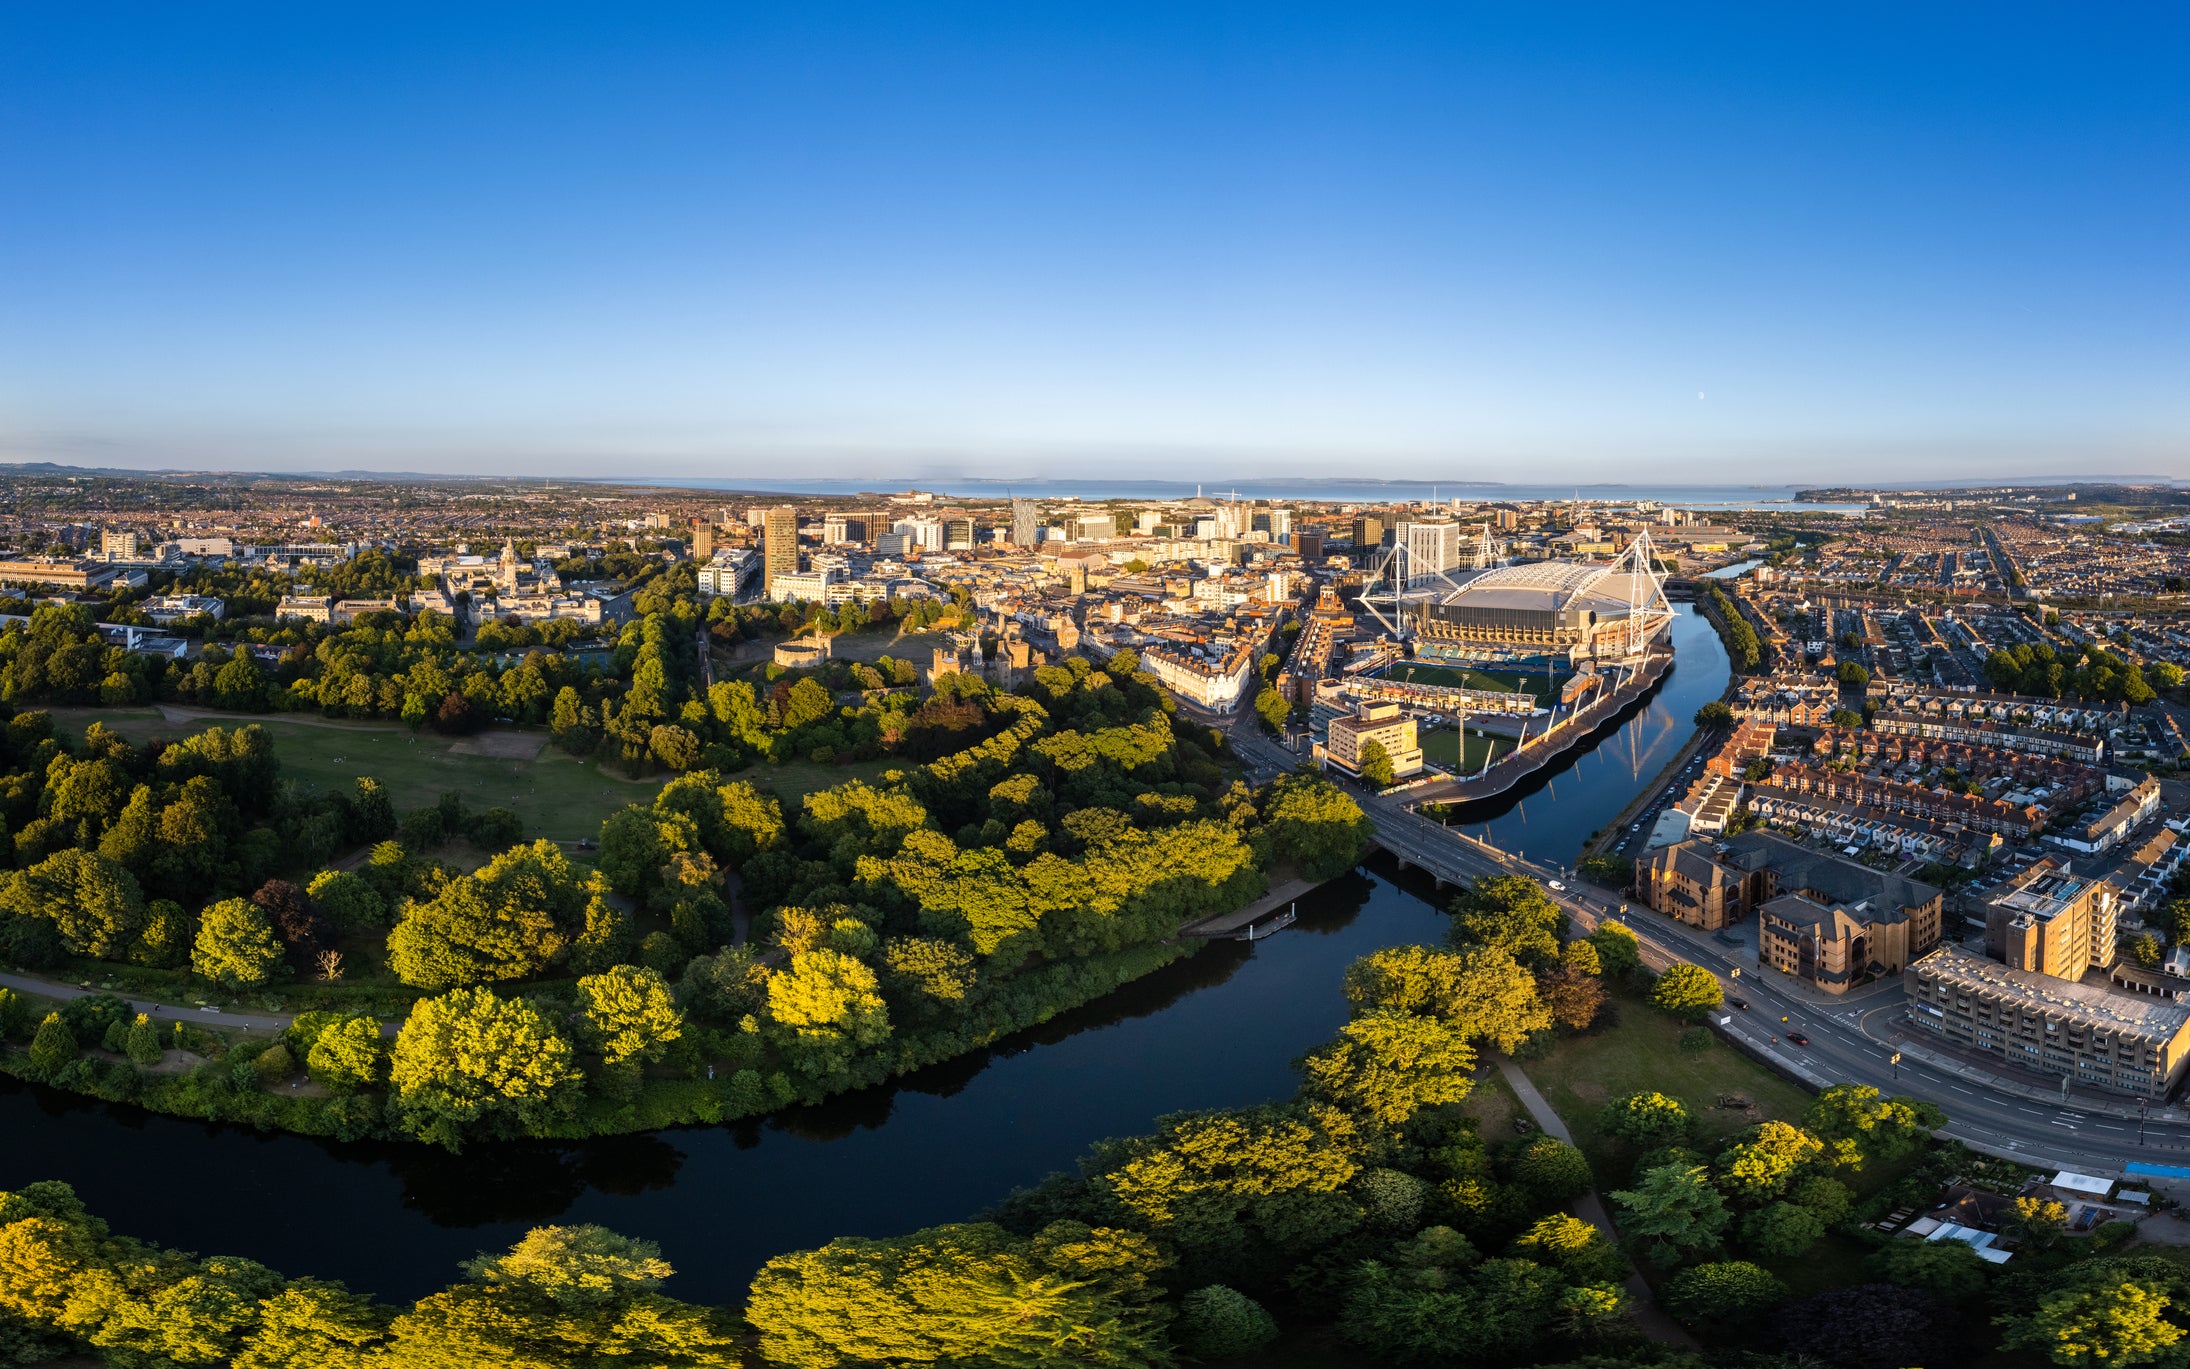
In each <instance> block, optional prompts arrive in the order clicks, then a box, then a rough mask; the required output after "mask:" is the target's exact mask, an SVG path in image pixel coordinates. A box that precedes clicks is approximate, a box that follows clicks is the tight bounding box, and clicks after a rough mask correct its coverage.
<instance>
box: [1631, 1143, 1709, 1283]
mask: <svg viewBox="0 0 2190 1369" xmlns="http://www.w3.org/2000/svg"><path fill="white" fill-rule="evenodd" d="M1611 1196H1612V1201H1613V1202H1614V1204H1616V1205H1617V1206H1618V1207H1619V1208H1620V1210H1621V1211H1622V1212H1623V1213H1624V1214H1625V1215H1624V1216H1623V1218H1622V1219H1621V1226H1622V1227H1623V1228H1624V1229H1625V1230H1626V1231H1627V1232H1628V1234H1630V1235H1632V1236H1635V1237H1637V1238H1639V1239H1641V1240H1643V1241H1645V1242H1647V1243H1648V1246H1647V1253H1649V1254H1650V1256H1651V1258H1652V1260H1653V1261H1656V1262H1659V1263H1666V1264H1670V1263H1672V1262H1673V1259H1675V1258H1677V1257H1678V1256H1679V1255H1680V1254H1681V1253H1682V1252H1686V1251H1694V1250H1709V1249H1711V1248H1712V1247H1714V1246H1716V1245H1717V1244H1718V1243H1719V1238H1720V1236H1721V1235H1722V1234H1723V1233H1724V1232H1725V1230H1726V1226H1727V1223H1729V1222H1731V1221H1732V1220H1733V1215H1734V1214H1733V1213H1731V1212H1729V1211H1728V1210H1727V1207H1726V1200H1725V1199H1724V1198H1722V1197H1720V1196H1719V1191H1718V1190H1717V1189H1715V1188H1713V1187H1712V1186H1711V1175H1710V1172H1709V1171H1708V1170H1706V1169H1704V1168H1703V1167H1702V1166H1701V1165H1661V1166H1660V1167H1658V1168H1656V1169H1653V1170H1649V1171H1647V1172H1645V1173H1644V1174H1643V1176H1642V1178H1641V1179H1640V1180H1639V1181H1638V1182H1637V1183H1636V1185H1635V1187H1633V1188H1632V1189H1622V1190H1619V1191H1617V1192H1615V1193H1613V1194H1612V1195H1611Z"/></svg>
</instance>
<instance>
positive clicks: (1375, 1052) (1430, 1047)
mask: <svg viewBox="0 0 2190 1369" xmlns="http://www.w3.org/2000/svg"><path fill="white" fill-rule="evenodd" d="M1300 1068H1301V1073H1302V1074H1303V1075H1305V1076H1306V1078H1307V1081H1308V1086H1309V1087H1310V1088H1311V1089H1313V1090H1315V1091H1316V1092H1317V1093H1319V1094H1321V1095H1322V1096H1323V1097H1325V1098H1328V1099H1330V1100H1331V1101H1332V1102H1334V1103H1336V1104H1338V1105H1339V1106H1340V1107H1344V1108H1349V1109H1352V1110H1353V1111H1355V1112H1358V1113H1361V1114H1362V1115H1364V1116H1366V1117H1368V1118H1370V1119H1371V1120H1373V1121H1375V1122H1377V1123H1380V1124H1382V1125H1384V1126H1388V1127H1389V1126H1397V1125H1399V1124H1400V1123H1402V1122H1404V1121H1406V1120H1407V1119H1408V1118H1409V1117H1412V1116H1413V1115H1414V1114H1415V1112H1416V1111H1417V1110H1419V1109H1421V1108H1426V1107H1439V1106H1442V1105H1444V1104H1446V1103H1457V1102H1459V1101H1461V1100H1462V1099H1464V1098H1466V1097H1467V1096H1468V1091H1469V1090H1470V1089H1471V1088H1472V1087H1473V1080H1472V1078H1471V1076H1472V1074H1473V1072H1474V1069H1475V1052H1474V1051H1473V1050H1471V1049H1469V1047H1468V1043H1467V1039H1466V1038H1465V1037H1464V1036H1462V1035H1461V1033H1460V1031H1459V1029H1457V1028H1456V1027H1454V1026H1453V1025H1452V1024H1451V1023H1448V1022H1445V1021H1443V1020H1441V1019H1439V1018H1435V1017H1429V1016H1424V1015H1422V1014H1420V1013H1410V1012H1401V1011H1398V1010H1396V1009H1391V1008H1380V1009H1375V1010H1373V1011H1370V1012H1367V1013H1364V1014H1362V1015H1361V1016H1359V1017H1356V1018H1355V1019H1353V1020H1352V1021H1351V1022H1348V1023H1347V1024H1346V1025H1345V1026H1343V1027H1341V1028H1339V1033H1338V1039H1337V1040H1336V1041H1333V1042H1332V1043H1331V1044H1330V1045H1328V1046H1325V1047H1323V1048H1322V1049H1321V1050H1317V1051H1314V1052H1311V1053H1310V1054H1309V1055H1307V1056H1306V1057H1305V1058H1304V1059H1302V1060H1301V1062H1300Z"/></svg>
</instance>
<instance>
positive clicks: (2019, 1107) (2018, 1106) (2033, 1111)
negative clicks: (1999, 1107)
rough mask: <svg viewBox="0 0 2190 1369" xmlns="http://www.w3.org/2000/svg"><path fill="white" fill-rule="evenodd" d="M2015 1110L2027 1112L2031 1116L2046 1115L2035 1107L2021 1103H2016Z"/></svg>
mask: <svg viewBox="0 0 2190 1369" xmlns="http://www.w3.org/2000/svg"><path fill="white" fill-rule="evenodd" d="M2015 1110H2016V1111H2017V1112H2027V1113H2029V1114H2030V1115H2031V1116H2033V1117H2043V1116H2045V1115H2046V1114H2045V1113H2043V1112H2041V1111H2039V1110H2038V1109H2037V1108H2026V1107H2024V1106H2023V1105H2022V1104H2021V1103H2017V1104H2016V1105H2015Z"/></svg>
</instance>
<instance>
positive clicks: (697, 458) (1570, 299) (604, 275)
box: [0, 6, 2190, 489]
mask: <svg viewBox="0 0 2190 1369" xmlns="http://www.w3.org/2000/svg"><path fill="white" fill-rule="evenodd" d="M372 16H373V17H372V18H371V20H369V21H368V20H366V19H365V18H364V17H363V12H355V13H349V14H345V13H343V12H341V11H336V10H315V11H312V12H310V13H304V12H292V11H285V10H280V9H276V8H271V7H263V8H262V7H252V6H230V7H223V8H217V9H212V10H202V9H201V10H192V11H188V12H182V11H169V10H163V9H160V8H157V7H146V8H142V9H128V10H122V9H109V8H96V9H69V10H56V11H36V12H34V11H30V10H19V11H14V12H11V13H10V14H8V15H7V16H5V17H0V34H5V35H6V41H5V42H0V87H4V88H5V89H6V91H7V92H8V93H7V95H6V96H5V97H4V98H5V101H6V105H5V108H6V109H7V111H8V118H7V120H6V124H7V126H8V128H9V130H10V132H9V133H8V134H6V135H4V136H0V177H4V182H0V183H4V184H6V185H7V186H8V187H9V189H8V192H7V193H8V194H9V195H10V197H11V199H13V200H14V201H15V202H16V203H18V204H19V205H21V206H26V207H28V208H29V210H30V212H27V213H16V214H11V215H8V216H4V218H0V259H4V260H6V261H8V262H9V263H10V264H11V269H10V270H9V271H8V272H7V273H6V277H5V282H4V283H0V460H6V461H13V462H32V461H52V462H57V463H61V464H66V465H77V466H94V467H115V468H124V469H147V468H151V469H187V470H208V469H213V470H278V471H294V472H325V471H339V470H350V469H355V470H377V471H390V472H402V471H415V472H425V473H433V474H478V475H516V474H522V475H552V476H558V477H583V476H596V477H597V476H603V475H607V476H612V477H615V478H623V479H647V480H661V481H664V482H674V481H678V480H689V479H698V478H712V479H719V480H750V487H751V488H755V489H765V488H777V487H783V486H781V485H778V486H771V485H770V484H769V483H768V478H769V477H774V478H776V479H777V480H779V481H780V480H782V479H783V477H782V475H781V472H782V471H783V470H785V469H786V468H787V467H789V468H793V469H796V470H797V471H798V472H799V473H800V478H802V479H807V480H830V481H836V480H844V481H871V482H875V483H878V484H884V485H902V484H906V483H918V482H920V481H923V480H928V481H939V480H952V479H960V480H1005V481H1008V480H1037V479H1045V478H1048V479H1056V478H1085V477H1087V476H1089V475H1090V474H1093V473H1100V474H1101V475H1102V476H1104V477H1105V478H1114V479H1119V480H1140V479H1151V478H1164V479H1172V480H1178V479H1188V478H1194V479H1205V480H1207V481H1208V482H1211V483H1212V484H1214V483H1216V482H1220V481H1225V480H1233V479H1237V480H1242V481H1245V480H1248V479H1254V478H1263V479H1279V478H1304V477H1314V476H1322V475H1329V474H1331V473H1332V472H1334V471H1336V472H1340V473H1342V474H1343V475H1345V476H1348V477H1354V476H1373V477H1378V478H1409V479H1422V480H1433V479H1440V478H1442V479H1448V480H1452V481H1455V482H1457V481H1462V480H1479V481H1504V482H1508V483H1531V482H1544V483H1560V482H1572V483H1580V484H1590V483H1597V482H1604V481H1626V482H1629V483H1637V482H1648V483H1659V484H1714V483H1727V482H1734V481H1762V482H1764V483H1773V484H1780V483H1801V484H1820V483H1881V482H1887V481H1892V482H1895V483H1912V482H1914V483H1949V482H1967V481H1970V480H1984V479H2009V478H2015V479H2024V480H2030V479H2038V478H2046V477H2053V478H2066V477H2068V476H2070V475H2072V474H2073V473H2075V472H2078V471H2107V472H2111V473H2116V474H2120V475H2123V476H2132V477H2134V476H2147V477H2166V476H2171V475H2175V474H2178V473H2182V472H2184V471H2186V470H2190V462H2186V461H2185V460H2184V451H2185V446H2184V443H2185V438H2186V437H2190V400H2186V399H2185V398H2184V395H2185V391H2184V388H2183V386H2182V385H2181V383H2180V378H2181V376H2182V375H2183V373H2184V370H2185V363H2190V338H2186V337H2185V335H2184V331H2183V329H2182V328H2181V325H2180V322H2179V320H2180V319H2181V318H2182V317H2183V316H2184V309H2183V306H2184V305H2185V304H2190V273H2186V272H2185V270H2184V255H2183V252H2182V250H2181V245H2180V244H2181V242H2182V240H2183V238H2182V232H2181V230H2182V227H2183V223H2184V218H2185V215H2184V212H2183V211H2184V209H2185V207H2186V206H2185V192H2184V190H2183V189H2182V187H2181V182H2180V177H2179V176H2178V175H2175V174H2174V163H2175V158H2174V149H2175V147H2176V146H2177V145H2178V144H2179V135H2180V133H2181V131H2182V129H2183V128H2184V127H2185V124H2186V122H2190V117H2186V116H2190V92H2186V91H2185V90H2184V89H2183V88H2182V86H2181V84H2180V83H2179V82H2176V81H2172V80H2171V79H2169V73H2170V71H2171V69H2172V68H2173V66H2174V65H2175V64H2176V62H2177V61H2178V60H2179V56H2180V54H2181V53H2182V51H2183V48H2184V39H2185V36H2186V34H2190V28H2186V26H2185V25H2184V23H2183V21H2182V20H2181V19H2180V17H2179V16H2177V15H2173V14H2170V13H2167V12H2164V11H2160V10H2157V9H2125V10H2115V11H2109V12H2107V13H2105V14H2102V15H2095V16H2094V15H2076V16H2073V17H2071V16H2066V15H2062V14H2060V13H2058V12H2051V11H2047V10H2044V9H2041V8H2038V7H2013V8H2000V7H1988V8H1987V9H1985V10H1983V11H1977V10H1974V9H1973V10H1966V11H1951V10H1948V11H1927V12H1925V13H1922V14H1916V15H1910V14H1906V13H1899V12H1893V11H1887V10H1884V9H1882V8H1874V9H1861V8H1859V9H1851V10H1843V11H1836V12H1834V13H1833V14H1831V15H1790V14H1771V13H1761V12H1750V11H1745V10H1739V9H1733V8H1725V9H1719V8H1710V7H1691V8H1687V9H1684V10H1681V11H1678V12H1675V13H1673V14H1670V15H1664V14H1654V15H1652V16H1649V17H1648V18H1644V17H1641V16H1636V15H1632V14H1627V13H1623V12H1621V11H1618V10H1615V9H1609V8H1608V9H1601V10H1592V11H1588V12H1586V13H1584V12H1576V11H1571V10H1569V11H1562V12H1560V13H1559V14H1557V15H1552V14H1549V13H1537V14H1526V13H1499V12H1492V11H1483V10H1445V9H1436V10H1431V9H1422V10H1411V9H1410V10H1394V11H1386V12H1381V13H1378V14H1373V15H1370V14H1361V13H1356V12H1349V11H1345V10H1341V9H1336V8H1322V9H1318V8H1312V7H1306V8H1299V9H1289V10H1285V11H1282V12H1269V11H1264V10H1256V11H1254V12H1253V13H1252V14H1251V15H1250V14H1248V13H1247V12H1244V11H1239V12H1234V11H1228V10H1221V9H1210V8H1199V9H1184V10H1173V9H1164V10H1149V11H1132V10H1124V11H1110V10H1102V11H1097V10H1093V9H1089V8H1069V7H1046V8H1044V9H1043V10H1042V11H1040V12H1039V13H1032V12H1023V11H1019V10H1015V9H1010V8H1004V7H969V8H965V9H958V10H953V11H951V12H950V14H948V15H937V14H935V13H934V12H932V11H917V12H916V11H912V10H909V9H891V8H874V9H869V10H863V11H860V12H859V13H858V14H856V15H854V14H849V13H846V14H838V15H834V16H831V15H823V14H817V13H812V12H796V13H794V12H790V11H784V12H777V13H773V14H771V13H768V12H764V11H757V10H745V11H737V12H722V11H715V10H702V9H692V10H677V9H660V10H650V11H648V12H647V13H646V14H645V15H629V14H625V15H608V14H604V13H602V12H598V11H583V10H579V9H576V8H557V7H546V8H535V9H527V10H525V11H523V12H522V15H521V17H520V14H519V12H517V11H513V10H512V11H498V10H492V9H476V10H467V11H465V12H463V13H462V14H459V15H454V16H451V15H442V14H433V15H430V16H429V14H428V12H427V11H424V10H422V9H412V10H401V9H398V10H392V11H391V10H381V9H376V10H375V11H373V12H372ZM117 18H119V19H121V20H122V21H121V22H115V20H116V19H117Z"/></svg>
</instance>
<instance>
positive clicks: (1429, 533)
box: [1394, 519, 1460, 586]
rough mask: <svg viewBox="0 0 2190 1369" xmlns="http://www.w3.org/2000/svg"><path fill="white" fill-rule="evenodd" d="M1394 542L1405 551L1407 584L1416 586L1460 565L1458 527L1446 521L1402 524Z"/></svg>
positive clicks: (1418, 521)
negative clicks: (1403, 547)
mask: <svg viewBox="0 0 2190 1369" xmlns="http://www.w3.org/2000/svg"><path fill="white" fill-rule="evenodd" d="M1394 542H1395V545H1396V544H1403V545H1404V546H1405V547H1406V549H1407V551H1406V576H1407V583H1408V584H1409V585H1410V586H1411V585H1419V584H1421V583H1423V582H1425V581H1428V580H1432V579H1435V578H1436V577H1437V576H1439V575H1441V574H1443V573H1444V572H1446V571H1449V570H1451V569H1452V568H1453V567H1455V566H1457V565H1459V564H1460V525H1459V524H1458V523H1455V522H1452V521H1451V520H1449V519H1440V520H1438V521H1436V522H1427V521H1422V520H1416V521H1412V522H1406V523H1401V524H1400V525H1399V527H1398V529H1397V530H1396V532H1395V534H1394Z"/></svg>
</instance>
